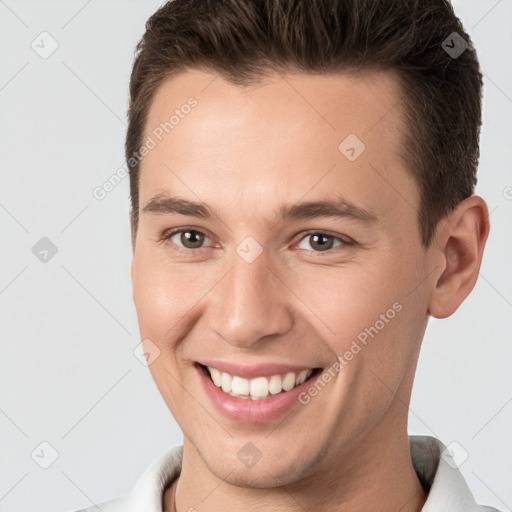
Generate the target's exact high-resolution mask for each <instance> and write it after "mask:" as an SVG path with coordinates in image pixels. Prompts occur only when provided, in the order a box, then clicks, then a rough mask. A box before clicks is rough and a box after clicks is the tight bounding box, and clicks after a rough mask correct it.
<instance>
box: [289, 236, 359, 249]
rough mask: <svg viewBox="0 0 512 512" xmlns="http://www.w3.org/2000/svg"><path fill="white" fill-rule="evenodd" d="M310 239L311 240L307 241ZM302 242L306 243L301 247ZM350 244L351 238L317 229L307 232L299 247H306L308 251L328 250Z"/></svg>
mask: <svg viewBox="0 0 512 512" xmlns="http://www.w3.org/2000/svg"><path fill="white" fill-rule="evenodd" d="M308 239H309V241H308V242H305V241H307V240H308ZM300 244H304V245H303V246H302V247H301V245H300ZM335 244H336V245H335ZM349 245H352V242H351V241H350V240H345V239H343V238H341V237H337V236H334V235H329V234H328V233H324V232H322V231H315V232H313V233H307V234H306V235H305V236H304V237H303V238H302V239H301V241H300V242H299V245H298V246H297V247H298V248H299V249H305V250H306V251H310V252H327V251H329V250H330V249H333V248H337V247H340V246H349Z"/></svg>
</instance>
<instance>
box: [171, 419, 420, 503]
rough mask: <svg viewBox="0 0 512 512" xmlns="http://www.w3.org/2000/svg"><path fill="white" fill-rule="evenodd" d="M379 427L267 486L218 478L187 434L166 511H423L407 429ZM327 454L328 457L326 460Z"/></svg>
mask: <svg viewBox="0 0 512 512" xmlns="http://www.w3.org/2000/svg"><path fill="white" fill-rule="evenodd" d="M389 412H390V413H392V411H389ZM395 418H396V416H395ZM384 422H385V420H384ZM389 426H390V425H388V427H389ZM380 427H381V428H378V427H377V428H375V429H373V430H372V431H371V432H370V433H369V434H368V435H367V436H365V437H364V438H363V439H361V440H360V441H359V442H358V443H357V446H355V447H354V448H353V449H351V450H350V451H349V452H346V453H344V454H343V455H342V456H340V457H335V458H334V459H332V457H331V458H330V459H329V460H330V461H331V460H333V463H332V464H331V462H328V463H327V464H325V465H323V463H322V467H321V468H319V471H317V472H315V473H314V474H313V475H312V476H310V477H307V478H306V479H301V480H300V481H297V482H294V483H292V484H289V485H285V486H280V487H275V488H264V489H262V488H247V487H243V488H242V487H237V486H234V485H231V484H229V483H227V482H226V481H223V480H222V479H220V478H217V477H216V476H215V475H214V474H213V473H212V472H211V471H210V470H209V469H208V467H207V466H206V465H205V464H204V462H203V460H202V459H201V457H200V456H199V454H198V453H197V451H196V449H195V447H194V446H193V445H192V444H191V442H190V441H189V440H188V439H187V438H185V439H184V451H183V464H182V471H181V474H180V477H179V479H178V480H176V481H175V482H174V485H172V486H171V487H170V488H168V489H167V491H166V493H165V495H164V510H165V512H172V511H176V512H185V511H189V510H196V509H197V510H202V511H208V512H223V511H225V510H237V511H240V512H245V511H249V510H254V509H255V508H257V509H258V511H260V512H271V511H272V512H275V511H276V510H278V511H280V512H288V511H290V512H292V511H294V512H295V511H296V510H297V509H302V510H315V511H318V512H327V511H333V510H335V511H337V512H348V511H350V512H356V511H363V510H364V511H367V510H372V511H380V510H382V511H383V510H400V511H401V512H419V511H421V509H422V507H423V505H424V503H425V500H426V498H427V494H426V493H425V491H424V489H423V488H422V486H421V484H420V482H419V480H418V477H417V475H416V472H415V470H414V467H413V465H412V461H411V457H410V451H409V441H408V435H407V430H406V427H405V426H404V427H402V428H398V429H397V427H398V425H394V427H395V428H394V429H392V430H388V428H384V427H386V425H380ZM328 458H329V457H328V456H326V457H325V460H327V459H328ZM174 503H176V508H174Z"/></svg>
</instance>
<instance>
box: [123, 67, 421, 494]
mask: <svg viewBox="0 0 512 512" xmlns="http://www.w3.org/2000/svg"><path fill="white" fill-rule="evenodd" d="M399 94H400V91H399V89H398V83H397V81H396V80H395V78H394V76H393V75H391V74H387V73H384V72H383V73H371V74H365V75H359V76H348V75H322V76H308V75H305V74H287V75H283V76H280V75H277V74H275V75H274V74H272V75H269V76H268V77H267V78H266V80H265V81H264V82H263V83H262V84H259V85H258V86H256V87H251V88H242V87H240V86H235V85H232V84H230V83H228V82H226V81H224V80H223V79H222V78H220V77H218V76H217V77H216V76H215V75H214V74H210V73H208V72H205V71H199V70H195V71H187V72H186V73H183V74H181V75H179V76H177V77H174V78H172V79H170V80H168V81H167V82H165V83H164V84H163V85H162V86H161V87H160V89H159V90H158V93H157V95H156V96H155V98H154V101H153V103H152V106H151V109H150V112H149V116H148V119H147V125H146V134H145V138H144V140H145V141H146V142H147V147H148V148H150V149H149V151H147V155H146V156H145V157H144V159H143V160H142V162H141V174H140V203H139V208H140V220H139V225H138V230H137V237H136V241H135V247H134V255H133V265H132V280H133V296H134V301H135V306H136V309H137V315H138V320H139V325H140V333H141V339H144V340H146V341H144V343H145V344H146V345H145V347H146V348H147V351H148V352H150V354H153V355H152V356H150V357H151V358H154V360H152V361H151V359H150V363H151V364H150V366H149V368H150V371H151V374H152V376H153V378H154V380H155V382H156V384H157V386H158V388H159V390H160V392H161V394H162V396H163V398H164V400H165V402H166V403H167V405H168V407H169V409H170V410H171V412H172V414H173V415H174V417H175V419H176V421H177V422H178V423H179V425H180V427H181V429H182V431H183V433H184V436H185V443H186V445H188V446H190V447H193V448H194V451H195V452H196V453H197V454H198V456H199V457H200V458H201V460H202V461H203V462H204V464H205V466H206V467H207V468H209V470H210V471H211V472H212V473H213V474H215V475H216V476H217V477H219V478H223V479H225V480H226V481H227V482H230V483H234V484H236V485H241V486H252V487H269V488H270V487H276V486H278V485H284V484H289V483H292V482H295V481H298V480H299V479H304V478H308V477H310V476H312V475H314V474H321V473H322V472H325V474H326V475H327V474H329V471H330V470H331V469H332V468H334V467H339V465H340V460H341V459H340V457H343V458H345V459H346V460H347V461H348V460H350V455H351V454H354V453H355V452H357V453H359V455H361V454H362V453H363V451H365V450H366V451H371V450H372V449H376V447H377V446H378V445H382V439H383V436H386V439H393V438H394V437H396V435H397V434H398V433H400V434H402V433H403V429H404V428H405V425H406V421H407V407H406V406H405V405H404V404H405V403H407V402H408V400H409V394H410V388H411V386H412V380H413V374H414V369H415V365H416V358H417V355H418V350H419V346H420V343H421V339H422V337H423V333H424V330H425V327H426V322H427V311H428V297H427V295H428V293H427V283H428V279H426V278H427V276H428V274H429V270H430V269H429V254H428V251H425V250H424V249H423V247H422V245H421V242H420V234H419V229H418V224H417V220H416V218H417V217H416V211H417V208H418V204H419V195H418V191H417V189H416V186H415V183H414V181H413V180H412V178H410V176H409V174H408V173H407V171H406V169H405V167H404V164H403V163H402V161H401V159H400V145H401V143H402V138H401V131H403V127H402V124H401V123H402V114H401V112H400V110H399V108H398V106H397V102H398V98H399ZM190 98H192V99H190ZM187 105H188V106H187ZM173 114H174V118H173V119H171V121H170V122H171V123H172V126H170V124H169V118H170V116H171V115H173ZM166 122H167V123H168V124H167V125H165V123H166ZM166 132H168V133H166ZM150 139H151V141H152V142H149V140H150ZM192 203H195V205H194V204H192ZM148 340H150V341H148ZM208 366H209V367H210V368H211V367H213V368H214V370H208V368H207V367H208ZM311 370H312V371H311ZM210 373H211V377H210ZM290 374H292V376H290ZM233 377H234V378H233ZM304 378H307V380H306V381H304V382H302V383H301V380H303V379H304ZM212 379H213V381H215V382H212ZM297 383H298V385H296V384H297ZM219 386H220V387H219ZM283 386H284V389H283ZM230 390H231V391H230ZM230 393H231V394H230ZM232 394H238V395H243V396H232ZM248 394H250V395H251V396H248ZM244 396H245V397H244ZM247 396H248V397H247ZM363 441H364V442H363Z"/></svg>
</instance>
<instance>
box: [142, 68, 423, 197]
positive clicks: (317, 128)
mask: <svg viewBox="0 0 512 512" xmlns="http://www.w3.org/2000/svg"><path fill="white" fill-rule="evenodd" d="M400 96H401V89H400V84H399V82H398V79H397V78H396V76H395V75H394V74H392V73H389V72H366V73H361V74H348V73H342V74H331V75H311V74H303V73H296V74H290V73H289V74H283V75H280V74H277V73H274V74H269V75H268V76H266V77H265V79H264V80H263V81H262V82H261V83H259V84H257V85H254V86H249V87H243V86H239V85H234V84H232V83H230V82H228V81H226V80H224V79H223V78H222V77H220V76H218V75H216V74H215V73H210V72H206V71H200V70H189V71H187V72H185V73H182V74H180V75H177V76H175V77H172V78H171V79H168V80H167V81H165V82H164V83H163V84H162V85H161V86H160V87H159V89H158V91H157V93H156V95H155V97H154V99H153V102H152V104H151V106H150V110H149V112H148V116H147V121H146V127H145V134H144V139H145V140H149V139H152V140H153V142H154V148H153V149H151V151H150V152H149V154H148V155H147V156H146V157H145V158H144V159H143V161H142V162H141V167H140V168H141V177H140V198H141V203H142V202H143V201H144V200H145V199H148V198H149V196H152V195H154V194H155V193H158V192H164V191H166V190H168V189H173V190H176V189H180V193H182V194H181V195H188V196H190V195H191V192H193V193H196V195H197V197H199V198H201V199H202V198H203V196H204V197H207V196H209V195H212V193H213V195H214V196H216V197H220V196H222V191H226V187H227V189H228V191H229V192H230V194H231V195H233V194H235V195H238V196H239V195H240V194H242V191H243V194H244V195H248V194H249V193H250V192H249V191H252V193H253V194H255V195H257V194H258V193H259V194H260V197H261V195H262V194H267V197H269V196H268V192H269V188H268V187H269V184H272V188H273V189H274V190H275V191H276V192H281V193H282V194H284V195H288V196H290V197H289V199H290V200H291V201H293V200H294V199H297V200H298V199H299V198H300V197H302V196H303V195H304V194H306V193H308V194H309V195H310V196H311V195H312V196H314V195H315V194H324V195H325V193H326V192H328V191H329V190H332V189H333V187H339V186H342V187H343V189H344V190H346V191H348V192H352V193H356V194H360V192H361V187H363V188H364V189H365V193H366V195H367V199H368V201H370V202H375V203H379V202H380V203H381V205H382V206H384V205H385V199H386V198H388V199H389V201H390V202H391V203H392V202H393V201H394V202H396V200H397V197H396V196H397V190H396V187H394V186H391V187H390V186H389V185H388V186H387V188H386V189H384V187H383V185H384V183H383V180H385V181H386V180H387V181H388V182H390V181H391V183H396V182H398V181H401V182H402V184H401V185H400V186H407V187H409V189H411V187H412V188H414V185H413V184H412V183H410V182H409V183H405V182H407V181H410V180H409V178H408V176H407V173H406V171H405V168H404V167H403V164H402V162H401V159H400V153H401V144H402V139H403V137H402V133H403V121H402V119H403V117H402V110H401V103H400ZM354 156H355V158H354ZM333 167H334V168H335V171H334V172H329V170H330V169H333ZM397 173H398V174H397ZM181 178H183V179H181ZM185 182H186V183H185ZM315 183H317V184H316V185H315ZM404 183H405V185H404ZM187 184H188V185H189V186H188V187H187V186H186V185H187ZM187 188H188V190H187ZM394 188H395V190H393V189H394ZM308 191H309V192H308ZM407 193H408V194H409V195H410V193H411V190H409V191H407ZM398 194H399V193H398ZM311 198H312V197H311ZM196 199H197V198H196ZM269 199H270V198H269ZM413 201H414V199H411V202H413ZM391 203H390V205H391Z"/></svg>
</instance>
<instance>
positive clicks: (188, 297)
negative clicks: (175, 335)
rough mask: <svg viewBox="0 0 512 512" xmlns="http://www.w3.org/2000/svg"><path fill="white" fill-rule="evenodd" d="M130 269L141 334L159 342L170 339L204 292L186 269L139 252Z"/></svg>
mask: <svg viewBox="0 0 512 512" xmlns="http://www.w3.org/2000/svg"><path fill="white" fill-rule="evenodd" d="M133 268H134V270H133V300H134V303H135V308H136V310H137V316H138V320H139V326H140V329H141V335H142V336H143V337H149V338H152V339H153V338H154V339H155V340H158V342H163V341H165V340H169V339H172V331H173V330H174V329H176V330H179V326H180V322H181V321H182V320H185V319H186V317H187V315H190V312H191V311H192V310H193V308H194V305H195V304H196V303H197V302H198V301H199V300H200V298H201V296H202V295H204V292H202V290H201V289H200V288H201V287H200V286H198V283H197V281H196V280H195V279H194V278H193V277H192V275H190V273H189V272H187V269H186V267H184V266H181V267H179V268H178V267H177V266H169V265H168V264H166V262H165V261H162V260H161V259H159V258H154V257H149V256H148V255H145V254H144V252H143V251H142V250H141V251H140V253H139V254H136V255H134V265H133ZM155 342H157V341H155Z"/></svg>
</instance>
